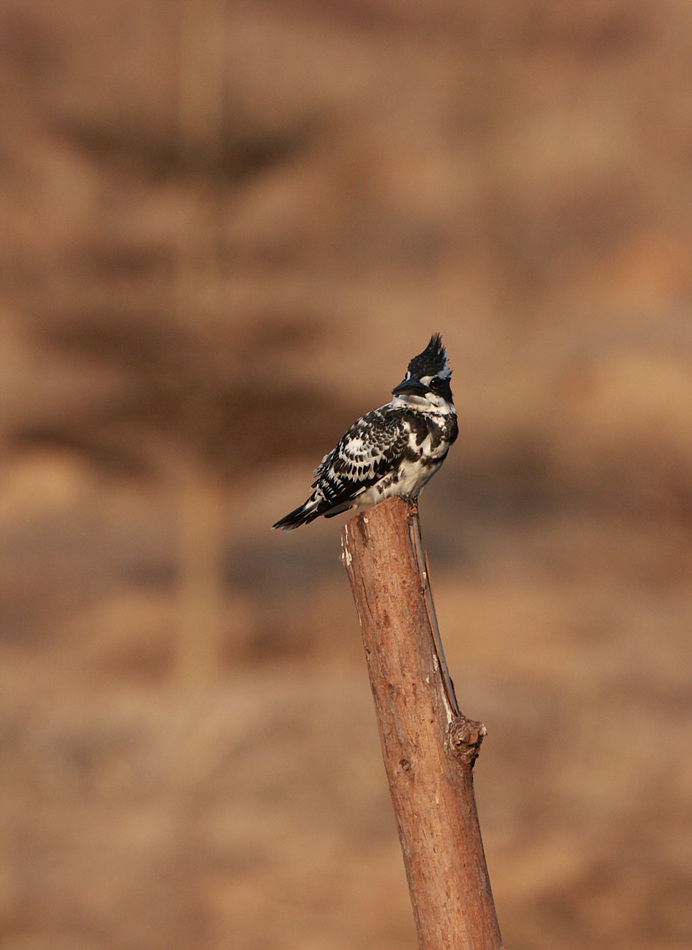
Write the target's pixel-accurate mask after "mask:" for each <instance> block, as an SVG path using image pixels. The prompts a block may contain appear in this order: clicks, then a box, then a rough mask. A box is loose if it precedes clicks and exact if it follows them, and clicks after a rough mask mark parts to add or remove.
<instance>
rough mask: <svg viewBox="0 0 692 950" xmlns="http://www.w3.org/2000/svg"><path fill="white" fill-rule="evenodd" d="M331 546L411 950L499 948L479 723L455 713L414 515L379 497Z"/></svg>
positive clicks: (410, 508) (404, 506)
mask: <svg viewBox="0 0 692 950" xmlns="http://www.w3.org/2000/svg"><path fill="white" fill-rule="evenodd" d="M341 542H342V561H343V563H344V565H345V567H346V570H347V572H348V576H349V580H350V582H351V587H352V590H353V597H354V600H355V603H356V609H357V611H358V617H359V620H360V626H361V632H362V636H363V645H364V647H365V656H366V660H367V664H368V671H369V674H370V685H371V688H372V693H373V697H374V700H375V710H376V713H377V721H378V725H379V730H380V739H381V742H382V753H383V757H384V764H385V768H386V771H387V777H388V779H389V787H390V791H391V795H392V802H393V805H394V811H395V814H396V819H397V825H398V828H399V838H400V840H401V847H402V850H403V854H404V864H405V866H406V874H407V877H408V884H409V890H410V893H411V901H412V903H413V912H414V916H415V920H416V927H417V929H418V940H419V947H420V950H501V944H502V941H501V937H500V930H499V926H498V922H497V916H496V913H495V906H494V904H493V897H492V892H491V889H490V880H489V878H488V871H487V867H486V862H485V854H484V852H483V842H482V840H481V832H480V826H479V824H478V814H477V811H476V802H475V797H474V792H473V773H472V769H473V764H474V762H475V760H476V757H477V756H478V751H479V748H480V744H481V742H482V740H483V737H484V736H485V733H486V730H485V726H483V725H482V724H481V723H478V722H473V721H472V720H470V719H466V717H465V716H463V715H462V714H461V713H460V712H459V706H458V704H457V700H456V696H455V693H454V686H453V684H452V680H451V678H450V676H449V672H448V670H447V665H446V663H445V659H444V652H443V649H442V641H441V639H440V634H439V630H438V627H437V620H436V617H435V609H434V606H433V601H432V593H431V590H430V585H429V583H428V571H427V562H426V560H425V556H424V554H423V548H422V543H421V538H420V529H419V524H418V511H417V509H416V508H415V507H414V506H412V505H409V504H408V503H407V502H405V501H404V500H403V499H401V498H392V499H389V500H388V501H386V502H383V503H381V504H379V505H376V506H375V507H374V508H371V509H369V510H368V511H366V512H364V513H362V514H360V515H357V516H356V517H355V518H352V519H351V520H350V521H348V522H347V523H346V524H345V525H344V528H343V531H342V537H341Z"/></svg>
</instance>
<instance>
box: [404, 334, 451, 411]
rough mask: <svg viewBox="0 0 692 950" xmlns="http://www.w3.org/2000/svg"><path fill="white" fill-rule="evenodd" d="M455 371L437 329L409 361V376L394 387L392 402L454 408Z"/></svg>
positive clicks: (445, 408) (414, 405) (434, 408)
mask: <svg viewBox="0 0 692 950" xmlns="http://www.w3.org/2000/svg"><path fill="white" fill-rule="evenodd" d="M451 378H452V371H451V369H450V368H449V363H448V361H447V351H446V350H445V348H444V346H443V345H442V337H441V336H440V334H439V333H434V334H433V335H432V336H431V337H430V342H429V343H428V345H427V346H426V348H425V349H424V350H423V352H422V353H419V354H418V356H414V357H413V359H412V360H411V362H410V363H409V364H408V370H407V371H406V378H405V379H404V380H402V382H400V383H399V385H398V386H395V387H394V389H393V390H392V395H393V396H394V400H393V402H395V403H399V404H402V403H403V404H405V405H408V406H410V407H411V408H415V409H418V410H419V411H420V410H426V409H427V410H437V411H438V412H440V411H442V412H455V411H456V410H455V409H454V402H453V400H452V389H451V386H450V379H451Z"/></svg>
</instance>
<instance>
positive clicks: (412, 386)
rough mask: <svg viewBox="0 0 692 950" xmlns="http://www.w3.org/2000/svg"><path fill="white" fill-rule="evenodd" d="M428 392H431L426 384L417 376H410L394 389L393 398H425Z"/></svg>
mask: <svg viewBox="0 0 692 950" xmlns="http://www.w3.org/2000/svg"><path fill="white" fill-rule="evenodd" d="M428 392H430V390H429V388H428V387H427V386H426V385H425V384H424V383H421V381H420V380H419V379H416V377H415V376H410V377H409V378H408V379H405V380H403V381H402V382H401V383H399V385H398V386H395V387H394V389H393V390H392V396H425V394H426V393H428Z"/></svg>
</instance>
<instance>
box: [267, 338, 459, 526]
mask: <svg viewBox="0 0 692 950" xmlns="http://www.w3.org/2000/svg"><path fill="white" fill-rule="evenodd" d="M451 376H452V371H451V369H450V368H449V362H448V360H447V351H446V349H445V347H444V346H443V345H442V337H441V336H440V334H439V333H434V334H433V335H432V336H431V338H430V342H429V343H428V345H427V346H426V348H425V349H424V350H423V352H422V353H419V354H418V356H414V357H413V359H412V360H411V361H410V363H409V364H408V369H407V372H406V376H405V378H404V379H403V380H402V381H401V382H400V383H399V384H398V386H395V387H394V389H393V390H392V397H393V398H392V400H391V402H388V403H387V404H386V405H385V406H380V407H379V408H378V409H373V410H372V411H371V412H367V413H366V414H365V415H364V416H362V417H361V418H360V419H358V420H357V421H356V422H354V423H353V425H352V426H351V428H350V429H348V431H347V432H346V433H345V434H344V435H343V436H342V437H341V439H340V440H339V442H338V444H337V445H336V447H335V448H334V449H332V451H331V452H328V453H327V454H326V455H325V456H324V458H323V459H322V461H321V462H320V464H319V465H318V466H317V468H316V469H315V471H314V475H315V476H316V477H315V480H314V482H313V483H312V486H311V487H312V489H313V491H312V494H311V495H310V497H309V498H308V499H307V501H305V502H304V503H303V504H302V505H299V507H298V508H296V509H295V510H294V511H291V512H289V513H288V514H287V515H285V517H283V518H281V519H280V520H279V521H277V522H276V524H274V525H272V527H273V528H274V529H277V528H279V529H281V530H282V531H292V530H293V529H294V528H298V527H300V526H301V525H304V524H309V523H310V522H311V521H314V520H315V518H319V517H320V515H324V517H325V518H333V517H334V516H335V515H338V514H341V513H342V512H344V511H349V510H355V511H362V510H364V509H366V508H371V507H372V506H373V505H376V504H378V502H380V501H384V499H385V498H391V497H393V496H395V495H399V496H401V497H402V498H404V499H406V500H407V501H409V503H415V502H416V500H417V498H418V495H419V493H420V492H421V490H422V489H423V488H424V487H425V485H427V483H428V482H429V481H430V479H431V478H432V476H433V475H434V474H435V472H436V471H437V470H438V469H439V468H440V466H441V465H442V463H443V462H444V460H445V458H446V457H447V452H448V451H449V448H450V446H451V445H452V443H453V442H454V441H455V439H456V437H457V435H458V431H459V429H458V425H457V412H456V409H455V408H454V400H453V398H452V390H451V386H450V380H451Z"/></svg>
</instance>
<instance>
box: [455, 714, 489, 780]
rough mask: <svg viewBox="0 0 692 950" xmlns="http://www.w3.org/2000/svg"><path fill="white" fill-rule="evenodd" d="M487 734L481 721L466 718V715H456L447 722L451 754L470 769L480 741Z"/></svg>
mask: <svg viewBox="0 0 692 950" xmlns="http://www.w3.org/2000/svg"><path fill="white" fill-rule="evenodd" d="M487 734H488V730H487V729H486V728H485V726H484V725H483V723H482V722H475V721H474V720H473V719H467V718H466V716H456V717H455V718H454V719H453V720H452V721H451V723H450V724H449V729H448V732H447V741H448V742H449V748H450V749H451V751H452V755H453V756H454V758H455V759H457V760H458V761H459V762H461V764H462V765H463V766H464V767H465V768H467V769H472V768H473V765H474V763H475V761H476V759H477V758H478V753H479V752H480V750H481V742H482V741H483V739H484V737H485V736H486V735H487Z"/></svg>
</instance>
